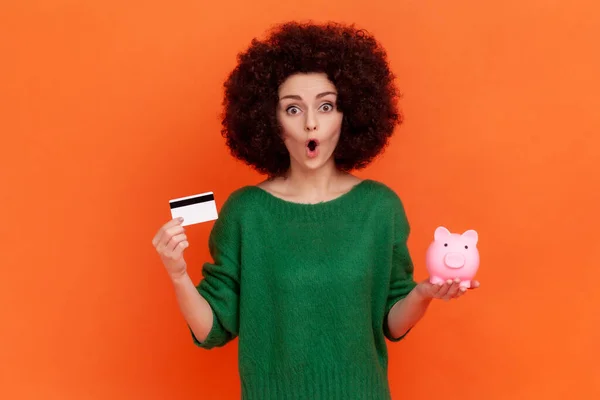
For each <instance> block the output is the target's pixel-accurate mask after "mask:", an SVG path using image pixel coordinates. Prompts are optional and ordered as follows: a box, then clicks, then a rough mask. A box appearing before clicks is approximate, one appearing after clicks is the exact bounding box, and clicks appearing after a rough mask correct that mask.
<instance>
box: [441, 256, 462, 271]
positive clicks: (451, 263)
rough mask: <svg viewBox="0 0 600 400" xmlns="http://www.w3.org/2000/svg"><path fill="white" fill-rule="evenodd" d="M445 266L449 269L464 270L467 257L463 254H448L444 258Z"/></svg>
mask: <svg viewBox="0 0 600 400" xmlns="http://www.w3.org/2000/svg"><path fill="white" fill-rule="evenodd" d="M444 264H446V266H447V267H448V268H462V267H463V266H464V265H465V256H464V255H463V254H461V253H448V254H446V256H445V257H444Z"/></svg>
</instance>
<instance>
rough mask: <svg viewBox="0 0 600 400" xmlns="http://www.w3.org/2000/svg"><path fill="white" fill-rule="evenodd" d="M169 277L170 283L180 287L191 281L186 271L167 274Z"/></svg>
mask: <svg viewBox="0 0 600 400" xmlns="http://www.w3.org/2000/svg"><path fill="white" fill-rule="evenodd" d="M169 277H170V278H171V282H172V283H173V285H180V284H182V283H184V282H187V281H190V280H191V278H190V276H189V275H188V273H187V271H183V272H180V273H177V274H169Z"/></svg>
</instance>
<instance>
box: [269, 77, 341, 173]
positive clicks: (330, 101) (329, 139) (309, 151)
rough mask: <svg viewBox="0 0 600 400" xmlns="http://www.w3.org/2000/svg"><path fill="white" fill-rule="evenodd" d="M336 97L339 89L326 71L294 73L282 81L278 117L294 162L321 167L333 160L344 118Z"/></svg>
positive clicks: (304, 166) (307, 166)
mask: <svg viewBox="0 0 600 400" xmlns="http://www.w3.org/2000/svg"><path fill="white" fill-rule="evenodd" d="M336 100H337V90H336V88H335V86H334V85H333V83H331V82H330V81H329V79H328V78H327V75H326V74H324V73H323V74H320V73H310V74H296V75H292V76H290V77H289V78H288V79H287V80H286V81H285V82H284V83H283V84H281V86H280V87H279V103H278V106H277V120H278V121H279V124H280V125H281V127H282V134H283V141H284V143H285V146H286V147H287V149H288V151H289V153H290V157H291V159H290V162H291V163H292V164H296V165H297V166H299V167H301V168H304V169H317V168H319V167H321V166H323V165H325V164H327V163H333V157H332V155H333V152H334V150H335V148H336V146H337V143H338V140H339V137H340V131H341V128H342V117H343V114H342V113H341V112H339V111H338V110H337V108H336Z"/></svg>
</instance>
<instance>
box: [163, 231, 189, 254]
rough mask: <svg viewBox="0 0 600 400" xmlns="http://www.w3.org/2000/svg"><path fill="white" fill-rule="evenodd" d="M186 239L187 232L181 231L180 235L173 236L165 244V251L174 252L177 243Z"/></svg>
mask: <svg viewBox="0 0 600 400" xmlns="http://www.w3.org/2000/svg"><path fill="white" fill-rule="evenodd" d="M185 240H187V236H186V234H185V233H180V234H178V235H175V236H173V237H172V238H171V240H169V242H168V243H167V245H166V246H165V251H167V252H173V251H174V250H175V248H176V247H177V245H178V244H179V243H181V242H183V241H185Z"/></svg>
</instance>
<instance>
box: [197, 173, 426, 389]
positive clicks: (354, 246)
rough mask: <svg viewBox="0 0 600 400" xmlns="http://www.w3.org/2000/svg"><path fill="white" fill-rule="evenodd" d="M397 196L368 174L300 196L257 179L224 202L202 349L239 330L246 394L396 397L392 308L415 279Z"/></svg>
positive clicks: (213, 243) (208, 277)
mask: <svg viewBox="0 0 600 400" xmlns="http://www.w3.org/2000/svg"><path fill="white" fill-rule="evenodd" d="M408 234H409V226H408V223H407V220H406V216H405V213H404V209H403V206H402V203H401V201H400V199H399V197H398V196H397V195H396V194H395V193H394V192H393V191H392V190H391V189H390V188H388V187H387V186H385V185H384V184H382V183H380V182H377V181H374V180H363V181H361V182H360V183H359V184H357V185H356V186H354V187H353V188H352V189H351V190H350V191H349V192H347V193H346V194H344V195H342V196H341V197H338V198H336V199H333V200H331V201H327V202H322V203H318V204H300V203H294V202H289V201H285V200H283V199H280V198H278V197H275V196H273V195H271V194H269V193H268V192H266V191H265V190H263V189H261V188H258V187H256V186H245V187H243V188H241V189H238V190H236V191H235V192H234V193H232V194H231V196H230V197H229V198H228V199H227V201H226V202H225V203H224V204H223V206H222V208H221V211H220V215H219V219H218V220H217V221H215V224H214V226H213V228H212V231H211V234H210V238H209V249H210V252H211V255H212V257H213V261H214V262H213V263H205V264H204V267H203V273H202V275H203V279H202V280H201V282H200V283H199V285H198V291H199V292H200V294H201V295H202V296H203V297H204V298H205V299H206V300H207V301H208V303H209V304H210V305H211V307H212V310H213V315H214V324H213V327H212V330H211V331H210V333H209V335H208V337H207V338H206V340H205V341H204V342H203V343H200V342H199V341H198V340H197V338H196V337H194V336H193V333H192V337H193V340H194V342H195V343H196V344H197V345H198V346H201V347H203V348H207V349H210V348H213V347H216V346H222V345H224V344H226V343H227V342H229V341H231V340H232V339H234V338H236V337H238V340H239V342H238V344H239V355H238V363H239V373H240V378H241V385H242V387H241V392H242V398H243V399H246V400H271V399H288V398H294V399H311V400H321V399H323V400H336V399H344V400H352V399H361V400H366V399H377V400H380V399H389V398H390V392H389V385H388V380H387V367H388V354H387V348H386V343H385V338H386V337H387V338H388V339H389V340H391V341H398V340H400V339H401V338H394V337H392V336H391V334H390V332H389V329H388V327H387V323H386V321H387V313H388V312H389V310H390V308H391V307H392V306H393V305H394V303H396V302H397V301H398V300H400V299H402V298H403V297H405V296H406V295H407V294H408V293H409V292H410V291H411V290H412V289H413V288H414V286H415V282H414V280H413V275H412V271H413V266H412V262H411V258H410V255H409V253H408V249H407V244H406V241H407V238H408Z"/></svg>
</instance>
